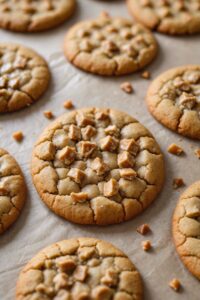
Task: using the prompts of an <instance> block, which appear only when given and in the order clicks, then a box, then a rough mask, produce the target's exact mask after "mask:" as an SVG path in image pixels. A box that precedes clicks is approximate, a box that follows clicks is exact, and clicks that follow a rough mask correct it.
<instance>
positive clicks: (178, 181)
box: [173, 178, 185, 189]
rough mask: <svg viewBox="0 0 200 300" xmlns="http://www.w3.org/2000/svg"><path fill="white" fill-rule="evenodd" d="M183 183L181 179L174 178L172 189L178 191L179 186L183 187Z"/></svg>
mask: <svg viewBox="0 0 200 300" xmlns="http://www.w3.org/2000/svg"><path fill="white" fill-rule="evenodd" d="M184 185H185V183H184V181H183V179H182V178H174V179H173V188H174V189H178V188H179V187H181V186H184Z"/></svg>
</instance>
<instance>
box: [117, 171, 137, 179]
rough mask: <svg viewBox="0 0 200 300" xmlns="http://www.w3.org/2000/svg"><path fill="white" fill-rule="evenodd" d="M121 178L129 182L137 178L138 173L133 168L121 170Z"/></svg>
mask: <svg viewBox="0 0 200 300" xmlns="http://www.w3.org/2000/svg"><path fill="white" fill-rule="evenodd" d="M119 172H120V176H121V177H122V178H124V179H127V180H133V179H134V178H135V177H136V176H137V172H136V171H134V170H133V169H131V168H127V169H121V170H120V171H119Z"/></svg>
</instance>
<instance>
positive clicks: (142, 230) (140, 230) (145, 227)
mask: <svg viewBox="0 0 200 300" xmlns="http://www.w3.org/2000/svg"><path fill="white" fill-rule="evenodd" d="M136 230H137V232H138V233H140V234H142V235H145V234H147V233H148V232H149V231H151V228H150V227H149V225H148V224H142V225H140V226H139V227H138V228H137V229H136Z"/></svg>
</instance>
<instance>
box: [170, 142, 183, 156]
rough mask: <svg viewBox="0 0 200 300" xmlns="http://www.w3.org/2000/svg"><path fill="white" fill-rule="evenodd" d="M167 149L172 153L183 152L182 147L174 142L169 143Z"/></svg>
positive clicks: (178, 153) (179, 153)
mask: <svg viewBox="0 0 200 300" xmlns="http://www.w3.org/2000/svg"><path fill="white" fill-rule="evenodd" d="M167 151H168V152H169V153H171V154H174V155H181V154H182V153H183V152H184V151H183V149H182V148H181V147H180V146H178V145H176V144H171V145H169V147H168V149H167Z"/></svg>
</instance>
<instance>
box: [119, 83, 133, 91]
mask: <svg viewBox="0 0 200 300" xmlns="http://www.w3.org/2000/svg"><path fill="white" fill-rule="evenodd" d="M120 88H121V89H122V91H124V92H125V93H127V94H132V93H133V91H134V90H133V86H132V85H131V83H130V82H123V83H122V84H121V85H120Z"/></svg>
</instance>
